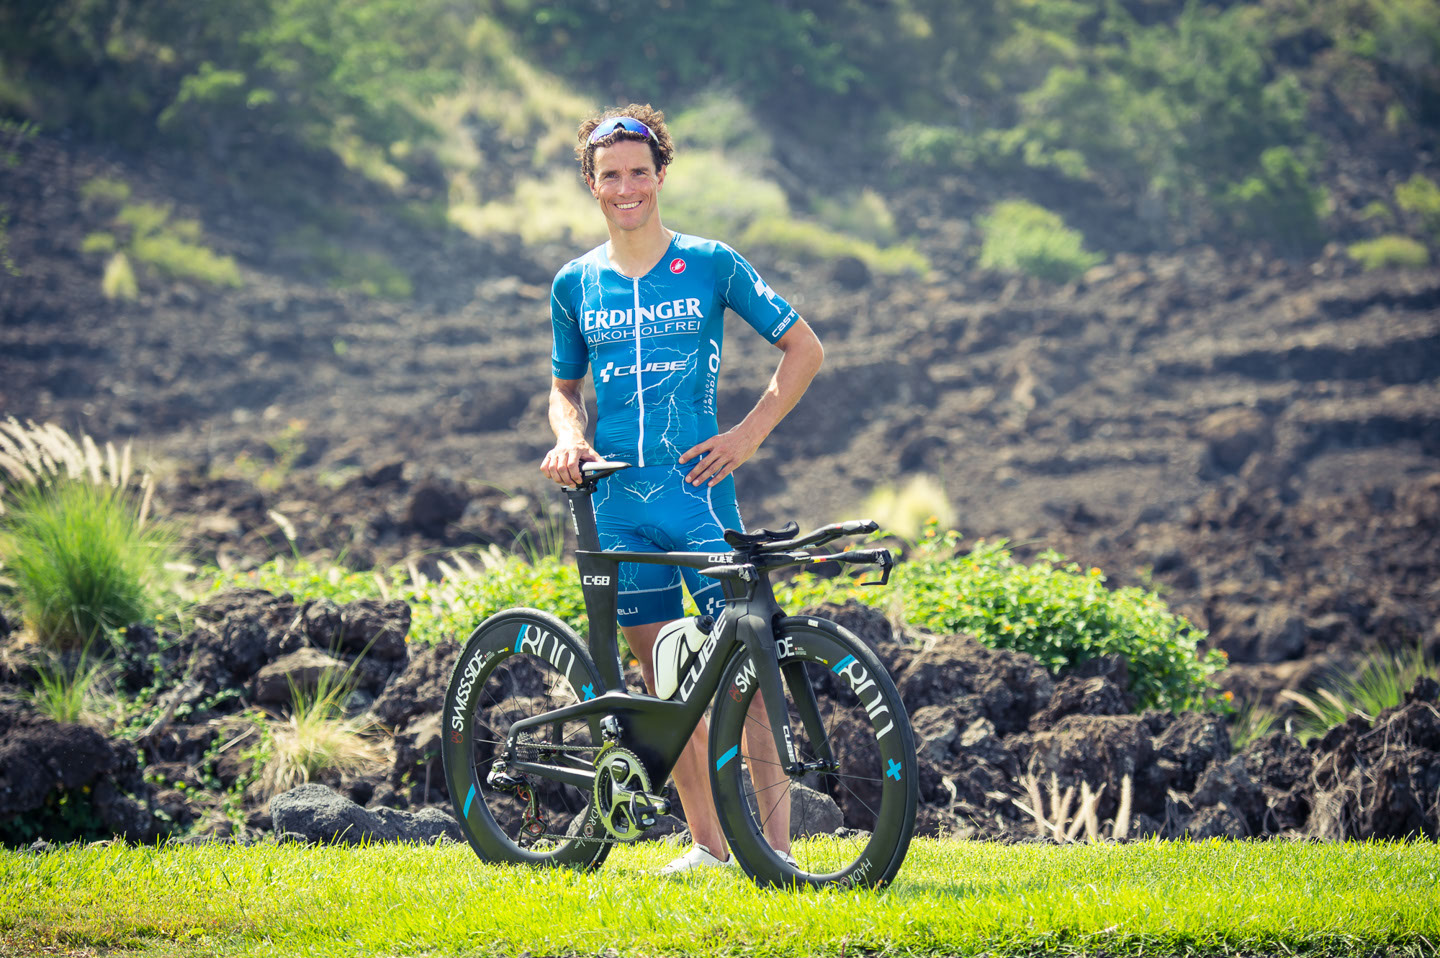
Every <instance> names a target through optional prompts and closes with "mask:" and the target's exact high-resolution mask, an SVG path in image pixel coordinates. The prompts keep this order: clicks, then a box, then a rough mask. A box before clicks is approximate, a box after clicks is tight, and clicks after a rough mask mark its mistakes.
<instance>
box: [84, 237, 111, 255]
mask: <svg viewBox="0 0 1440 958" xmlns="http://www.w3.org/2000/svg"><path fill="white" fill-rule="evenodd" d="M118 246H119V244H118V243H117V242H116V240H115V234H114V233H87V234H86V236H85V238H84V239H83V240H81V241H80V252H82V253H113V252H115V250H116V249H117V248H118Z"/></svg>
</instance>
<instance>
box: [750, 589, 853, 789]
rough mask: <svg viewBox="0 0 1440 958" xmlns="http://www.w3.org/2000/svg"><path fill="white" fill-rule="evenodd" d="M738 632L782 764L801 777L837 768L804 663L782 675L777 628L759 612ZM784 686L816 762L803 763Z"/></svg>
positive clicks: (790, 774)
mask: <svg viewBox="0 0 1440 958" xmlns="http://www.w3.org/2000/svg"><path fill="white" fill-rule="evenodd" d="M737 633H738V636H739V638H740V641H741V642H742V643H744V645H745V648H746V650H747V651H748V652H749V653H750V661H751V662H752V663H753V664H754V666H755V681H756V683H757V684H758V685H759V687H760V698H761V701H763V702H764V703H765V711H766V712H767V713H768V714H769V719H770V731H771V733H772V734H773V735H774V737H775V750H776V754H778V755H779V756H780V759H781V766H782V767H783V768H784V769H785V772H786V774H787V775H789V776H790V777H791V778H798V777H799V776H801V775H804V774H806V773H807V772H816V771H819V772H825V771H834V770H835V758H834V755H833V754H832V753H831V751H830V740H829V737H828V736H827V735H826V733H825V728H824V725H823V724H822V723H821V721H820V706H819V703H818V702H817V701H816V699H815V690H814V689H813V688H811V686H810V679H809V677H808V676H807V675H806V674H805V668H804V666H803V665H800V664H798V663H792V665H790V666H785V667H783V669H784V676H783V678H782V676H781V671H782V667H780V666H779V664H778V663H779V650H778V649H777V648H776V645H775V632H774V629H773V628H772V627H771V625H770V623H769V622H766V621H765V620H764V619H763V618H761V617H760V616H758V615H755V614H753V613H751V614H747V615H744V616H742V617H741V618H740V621H739V622H738V623H737ZM785 685H789V686H790V693H791V695H793V696H794V699H795V709H796V711H797V712H798V713H799V714H800V721H801V724H802V725H803V726H804V728H805V735H806V738H807V740H808V741H809V743H810V745H811V748H812V749H813V750H814V751H815V753H816V756H815V761H811V762H802V761H801V760H800V756H799V755H798V754H797V753H796V751H795V737H794V733H793V732H792V731H791V729H790V710H789V709H788V708H787V707H786V705H785V689H784V686H785Z"/></svg>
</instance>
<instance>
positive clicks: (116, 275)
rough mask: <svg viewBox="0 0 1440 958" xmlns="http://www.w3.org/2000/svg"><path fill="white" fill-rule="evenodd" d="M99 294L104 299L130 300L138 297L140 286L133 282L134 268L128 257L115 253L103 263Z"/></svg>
mask: <svg viewBox="0 0 1440 958" xmlns="http://www.w3.org/2000/svg"><path fill="white" fill-rule="evenodd" d="M100 292H102V293H104V294H105V298H106V299H121V300H132V299H138V298H139V296H140V284H139V283H138V282H137V281H136V280H135V268H134V267H133V266H131V265H130V257H128V256H126V255H125V254H124V253H116V254H115V255H113V256H111V257H110V259H109V260H107V261H106V263H105V272H104V273H103V274H102V275H101V277H100Z"/></svg>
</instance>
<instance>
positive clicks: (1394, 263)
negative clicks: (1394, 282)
mask: <svg viewBox="0 0 1440 958" xmlns="http://www.w3.org/2000/svg"><path fill="white" fill-rule="evenodd" d="M1345 252H1346V253H1348V254H1349V255H1350V258H1351V259H1353V260H1355V261H1357V262H1359V263H1360V264H1361V265H1362V266H1364V267H1365V269H1366V271H1367V272H1368V271H1369V270H1372V269H1388V268H1391V267H1395V268H1397V269H1420V268H1422V267H1425V266H1428V265H1429V264H1430V251H1429V250H1427V249H1426V248H1425V244H1424V243H1421V242H1420V241H1419V240H1413V239H1411V238H1410V237H1408V236H1400V235H1397V234H1394V233H1391V234H1387V235H1385V236H1377V237H1376V238H1375V239H1368V240H1361V241H1359V242H1358V243H1351V244H1350V245H1349V246H1347V247H1345Z"/></svg>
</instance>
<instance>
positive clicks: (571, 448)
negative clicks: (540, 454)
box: [540, 439, 600, 486]
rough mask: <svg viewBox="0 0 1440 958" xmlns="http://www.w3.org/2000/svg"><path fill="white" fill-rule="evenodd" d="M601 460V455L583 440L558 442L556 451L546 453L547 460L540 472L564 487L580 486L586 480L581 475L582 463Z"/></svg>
mask: <svg viewBox="0 0 1440 958" xmlns="http://www.w3.org/2000/svg"><path fill="white" fill-rule="evenodd" d="M599 459H600V454H599V453H598V452H596V451H595V450H594V449H593V448H591V446H590V443H588V442H586V441H585V440H583V439H581V440H580V441H578V442H557V443H556V444H555V448H554V449H551V450H550V451H549V452H547V453H545V459H544V460H543V461H542V462H541V463H540V471H541V472H543V473H544V474H545V476H546V477H547V478H549V479H553V480H554V481H555V482H558V483H559V484H560V485H562V486H578V485H580V481H581V480H582V479H583V478H584V476H582V475H581V474H580V463H582V462H598V461H599Z"/></svg>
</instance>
